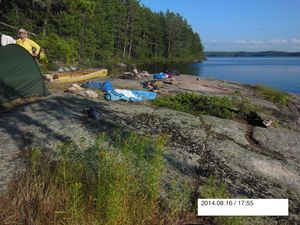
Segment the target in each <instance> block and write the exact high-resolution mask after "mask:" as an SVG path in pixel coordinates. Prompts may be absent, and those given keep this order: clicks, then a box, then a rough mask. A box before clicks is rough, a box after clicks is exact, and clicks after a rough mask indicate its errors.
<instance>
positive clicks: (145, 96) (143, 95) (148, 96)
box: [105, 90, 156, 102]
mask: <svg viewBox="0 0 300 225" xmlns="http://www.w3.org/2000/svg"><path fill="white" fill-rule="evenodd" d="M128 91H131V93H132V94H133V95H134V96H135V97H128V96H126V95H124V94H121V93H118V92H116V91H115V90H112V91H110V92H108V93H107V94H106V95H105V99H106V100H109V101H116V100H125V101H130V102H141V101H145V100H150V101H151V100H154V99H155V98H156V93H155V92H151V91H142V90H128Z"/></svg>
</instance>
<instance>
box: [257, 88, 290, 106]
mask: <svg viewBox="0 0 300 225" xmlns="http://www.w3.org/2000/svg"><path fill="white" fill-rule="evenodd" d="M255 91H256V94H257V95H259V96H262V97H264V98H266V99H267V100H270V101H271V102H273V103H276V104H279V105H281V106H284V107H286V106H287V105H288V103H289V100H290V97H291V96H290V95H289V94H288V93H285V92H283V91H279V90H276V89H273V88H271V87H267V86H264V85H256V86H255Z"/></svg>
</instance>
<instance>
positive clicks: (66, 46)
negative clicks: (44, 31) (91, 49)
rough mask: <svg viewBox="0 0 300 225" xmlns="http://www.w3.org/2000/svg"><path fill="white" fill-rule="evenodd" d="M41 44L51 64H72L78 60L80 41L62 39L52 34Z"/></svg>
mask: <svg viewBox="0 0 300 225" xmlns="http://www.w3.org/2000/svg"><path fill="white" fill-rule="evenodd" d="M40 43H41V46H42V47H43V48H45V50H46V57H47V59H48V61H49V62H53V61H61V62H64V63H72V62H74V61H75V60H77V57H78V51H77V49H78V41H76V40H74V39H72V38H62V37H59V36H58V35H56V34H50V35H48V36H47V37H46V38H45V39H44V40H41V41H40Z"/></svg>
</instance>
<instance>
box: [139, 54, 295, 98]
mask: <svg viewBox="0 0 300 225" xmlns="http://www.w3.org/2000/svg"><path fill="white" fill-rule="evenodd" d="M144 69H148V71H149V72H152V73H155V72H160V71H162V70H163V67H162V66H157V65H152V66H151V67H148V68H144ZM168 69H177V70H178V71H179V72H180V73H182V74H192V75H197V76H204V77H210V78H216V79H220V80H228V81H235V82H239V83H245V84H264V85H267V86H271V87H274V88H277V89H280V90H283V91H287V92H292V93H297V94H300V57H299V58H298V57H289V58H283V57H278V58H274V57H272V58H264V57H263V58H262V57H260V58H253V57H251V58H236V57H235V58H215V57H213V58H208V60H206V61H204V62H202V63H192V64H180V65H170V66H168Z"/></svg>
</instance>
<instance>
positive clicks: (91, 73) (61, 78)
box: [53, 69, 108, 83]
mask: <svg viewBox="0 0 300 225" xmlns="http://www.w3.org/2000/svg"><path fill="white" fill-rule="evenodd" d="M107 73H108V71H107V69H99V70H98V69H86V70H80V71H70V72H59V73H57V74H55V75H54V77H53V78H54V82H56V83H67V82H79V81H84V80H88V79H95V78H99V77H105V76H107Z"/></svg>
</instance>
